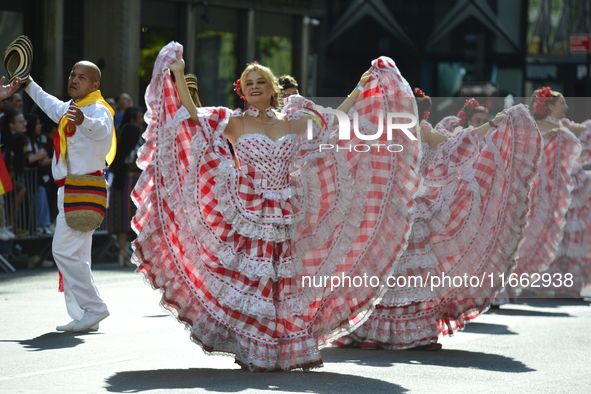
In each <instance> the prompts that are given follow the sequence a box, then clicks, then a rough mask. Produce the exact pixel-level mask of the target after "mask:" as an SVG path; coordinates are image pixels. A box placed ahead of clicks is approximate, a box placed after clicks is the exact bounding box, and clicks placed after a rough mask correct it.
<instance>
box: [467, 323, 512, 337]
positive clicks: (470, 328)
mask: <svg viewBox="0 0 591 394" xmlns="http://www.w3.org/2000/svg"><path fill="white" fill-rule="evenodd" d="M462 332H470V333H474V334H491V335H517V333H516V332H513V331H511V330H509V328H507V326H506V325H504V324H494V323H470V324H466V327H464V329H463V330H462Z"/></svg>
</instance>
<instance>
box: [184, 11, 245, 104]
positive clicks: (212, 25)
mask: <svg viewBox="0 0 591 394" xmlns="http://www.w3.org/2000/svg"><path fill="white" fill-rule="evenodd" d="M209 13H210V14H211V21H210V22H208V23H206V22H204V21H203V20H201V19H200V20H199V22H198V25H197V35H196V39H195V65H194V67H195V70H196V71H195V74H196V75H197V85H198V87H199V99H200V100H201V103H202V104H203V105H204V106H212V105H215V106H217V105H221V106H226V107H229V108H234V107H236V105H237V103H238V102H239V100H238V96H236V93H234V81H236V79H237V78H238V77H239V76H240V75H239V73H240V71H241V70H238V69H237V68H240V67H237V66H238V60H237V59H238V52H239V48H238V45H239V44H238V38H239V37H238V31H239V30H238V29H239V26H240V19H239V15H238V12H237V10H232V9H227V8H221V7H210V8H209Z"/></svg>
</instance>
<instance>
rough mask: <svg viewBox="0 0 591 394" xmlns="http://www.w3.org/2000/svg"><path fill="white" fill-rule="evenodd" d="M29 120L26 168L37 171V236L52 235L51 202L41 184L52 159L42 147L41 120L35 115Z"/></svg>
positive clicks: (27, 118) (27, 116) (28, 118)
mask: <svg viewBox="0 0 591 394" xmlns="http://www.w3.org/2000/svg"><path fill="white" fill-rule="evenodd" d="M25 119H26V120H27V128H26V130H27V131H26V135H27V138H28V139H29V145H28V147H27V151H26V152H25V155H26V158H27V161H26V163H25V164H26V166H27V167H29V168H34V169H35V170H36V177H35V179H36V180H37V182H36V184H37V190H36V191H35V201H36V208H37V209H36V214H37V217H36V224H37V226H36V227H37V230H36V232H37V235H52V234H53V231H52V230H51V228H50V226H51V217H50V212H49V202H48V200H47V192H46V190H45V187H44V186H43V185H42V184H41V182H40V178H41V175H42V172H41V168H42V167H46V168H48V167H50V166H51V158H49V157H47V152H46V151H45V149H44V148H43V146H42V145H41V139H40V138H41V127H42V125H41V120H40V119H39V117H38V116H37V115H35V114H26V115H25Z"/></svg>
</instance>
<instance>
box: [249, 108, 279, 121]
mask: <svg viewBox="0 0 591 394" xmlns="http://www.w3.org/2000/svg"><path fill="white" fill-rule="evenodd" d="M245 112H246V114H247V115H248V116H250V117H251V118H253V119H254V120H255V121H257V122H258V123H262V124H269V125H271V124H275V123H277V120H278V119H277V116H276V115H275V111H274V109H273V108H272V107H268V108H265V113H266V114H267V116H268V117H269V118H271V119H275V120H274V121H272V122H265V121H263V120H260V119H257V118H258V117H259V115H260V113H261V111H260V110H259V109H258V108H256V107H252V106H249V107H248V108H247V109H246V111H245Z"/></svg>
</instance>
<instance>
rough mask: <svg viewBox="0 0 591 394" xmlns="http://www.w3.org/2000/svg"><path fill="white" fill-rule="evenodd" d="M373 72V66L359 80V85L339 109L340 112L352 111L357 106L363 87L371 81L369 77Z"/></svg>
mask: <svg viewBox="0 0 591 394" xmlns="http://www.w3.org/2000/svg"><path fill="white" fill-rule="evenodd" d="M372 71H373V66H371V67H370V68H369V70H367V71H366V72H364V73H363V75H361V78H360V79H359V83H358V84H357V86H355V89H353V91H352V92H351V93H349V95H348V96H347V98H346V99H345V100H344V101H343V102H342V103H341V105H339V107H338V108H337V109H338V110H339V111H342V112H344V113H347V112H349V110H350V109H351V107H352V106H353V104H355V101H356V100H357V97H359V95H360V94H361V92H362V91H363V87H364V86H365V84H366V83H367V80H368V79H369V76H370V75H371V72H372ZM358 88H361V89H358Z"/></svg>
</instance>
